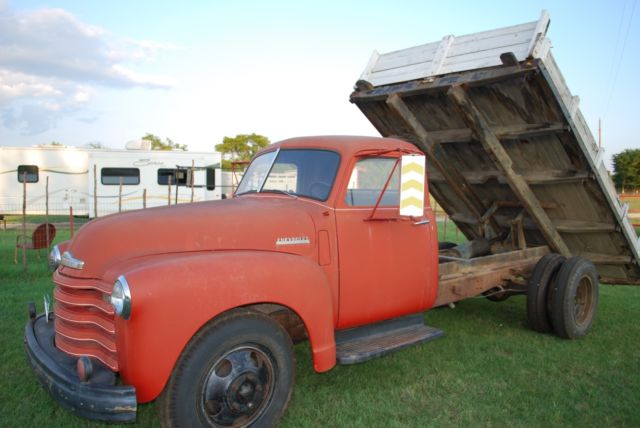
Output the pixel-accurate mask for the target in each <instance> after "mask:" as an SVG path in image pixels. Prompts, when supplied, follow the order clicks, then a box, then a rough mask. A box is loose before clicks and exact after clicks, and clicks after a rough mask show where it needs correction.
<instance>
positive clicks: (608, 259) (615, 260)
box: [577, 252, 633, 265]
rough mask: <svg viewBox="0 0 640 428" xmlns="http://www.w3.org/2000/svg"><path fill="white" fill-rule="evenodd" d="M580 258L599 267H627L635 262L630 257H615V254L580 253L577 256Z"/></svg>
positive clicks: (622, 255)
mask: <svg viewBox="0 0 640 428" xmlns="http://www.w3.org/2000/svg"><path fill="white" fill-rule="evenodd" d="M577 255H578V256H580V257H584V258H585V259H587V260H589V261H591V262H592V263H595V264H597V265H608V264H612V265H625V264H630V263H632V262H633V258H632V257H631V256H628V255H624V254H621V255H613V254H599V253H586V252H580V253H578V254H577Z"/></svg>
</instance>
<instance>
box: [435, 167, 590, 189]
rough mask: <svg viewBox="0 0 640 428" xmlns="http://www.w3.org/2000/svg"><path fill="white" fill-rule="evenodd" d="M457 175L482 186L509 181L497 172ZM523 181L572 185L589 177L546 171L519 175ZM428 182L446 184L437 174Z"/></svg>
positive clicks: (463, 172) (584, 173)
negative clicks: (489, 182)
mask: <svg viewBox="0 0 640 428" xmlns="http://www.w3.org/2000/svg"><path fill="white" fill-rule="evenodd" d="M459 173H460V174H461V175H462V176H463V177H464V178H465V179H466V180H467V182H468V183H469V184H484V183H486V182H487V180H491V179H495V180H497V181H498V183H501V184H509V180H508V179H507V178H506V177H505V176H504V175H503V174H502V173H501V172H500V171H498V170H485V171H459ZM520 175H521V176H522V178H523V179H524V181H525V182H526V183H527V184H529V185H548V184H560V183H573V182H576V181H578V182H579V181H582V180H587V179H590V178H591V175H590V174H589V173H588V172H586V171H581V172H577V171H572V170H561V169H555V170H547V171H536V172H532V173H526V174H520ZM429 180H430V181H432V182H434V183H442V182H446V179H445V178H444V177H443V176H442V175H440V174H439V173H437V172H434V173H431V174H430V175H429Z"/></svg>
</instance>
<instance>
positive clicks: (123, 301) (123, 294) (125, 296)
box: [110, 275, 131, 320]
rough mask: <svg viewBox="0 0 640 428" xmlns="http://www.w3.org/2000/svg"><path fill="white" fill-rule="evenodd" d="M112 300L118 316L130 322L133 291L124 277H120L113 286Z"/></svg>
mask: <svg viewBox="0 0 640 428" xmlns="http://www.w3.org/2000/svg"><path fill="white" fill-rule="evenodd" d="M110 300H111V304H112V305H113V309H114V310H115V311H116V315H118V316H119V317H122V318H124V319H126V320H128V319H129V317H130V316H131V291H130V290H129V284H128V283H127V280H126V279H125V277H124V275H120V277H118V279H117V281H116V282H115V284H113V290H111V299H110Z"/></svg>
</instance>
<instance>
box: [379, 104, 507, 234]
mask: <svg viewBox="0 0 640 428" xmlns="http://www.w3.org/2000/svg"><path fill="white" fill-rule="evenodd" d="M386 103H387V105H388V106H389V108H390V109H391V111H392V112H393V113H394V114H395V115H396V116H398V118H399V119H400V120H401V121H402V122H404V123H405V125H406V126H407V127H408V128H409V129H411V130H412V132H413V135H414V136H415V137H416V138H417V141H414V143H416V145H417V146H418V147H419V148H420V149H421V150H422V151H423V152H424V154H425V155H426V156H427V158H428V160H429V163H431V164H432V165H433V166H434V167H435V168H437V169H438V170H439V171H440V174H442V176H443V177H445V178H446V180H447V184H448V185H449V187H451V189H452V190H453V191H454V192H455V193H456V194H457V195H458V197H459V198H460V199H461V200H462V201H464V203H465V205H467V206H468V207H469V210H470V211H471V213H472V214H473V215H474V216H475V217H477V218H480V217H482V215H483V214H484V213H485V212H486V211H487V208H486V207H485V206H484V204H483V203H482V201H481V200H480V199H479V198H478V197H477V196H476V194H475V193H474V192H473V190H472V188H471V186H470V185H469V183H467V181H466V180H465V178H464V177H463V176H462V175H461V174H460V173H459V172H458V171H457V170H455V169H454V168H447V163H446V157H447V155H446V154H445V153H444V151H443V150H442V146H440V144H437V143H435V142H434V141H433V140H432V139H431V137H430V136H429V133H428V132H427V131H426V130H425V129H424V127H423V126H422V124H421V123H420V122H419V121H418V118H416V117H415V115H414V114H413V112H411V110H409V107H408V106H407V105H406V104H405V102H404V101H403V100H402V99H401V98H400V96H399V95H398V94H392V95H390V96H389V98H388V99H387V101H386ZM490 224H491V226H492V228H493V231H494V233H495V234H496V236H497V235H498V233H499V228H498V226H497V224H496V223H495V221H493V220H492V221H490Z"/></svg>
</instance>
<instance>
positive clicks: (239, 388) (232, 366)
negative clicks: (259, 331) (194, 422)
mask: <svg viewBox="0 0 640 428" xmlns="http://www.w3.org/2000/svg"><path fill="white" fill-rule="evenodd" d="M275 376H276V372H275V370H274V363H273V361H272V359H271V358H270V356H269V352H268V351H267V350H266V349H262V348H261V347H259V346H254V345H251V346H242V347H238V348H234V349H233V350H231V351H229V352H228V353H226V354H225V355H224V356H222V357H221V358H219V359H218V360H217V361H216V362H215V363H214V364H213V366H212V367H211V370H210V371H209V373H208V375H207V377H206V378H205V380H204V383H203V385H202V394H201V401H200V409H199V410H200V414H201V415H202V416H203V417H204V420H205V421H206V422H207V424H208V425H210V426H225V427H239V426H246V425H249V424H251V423H252V422H254V421H255V420H256V419H258V418H259V417H260V415H261V414H262V413H263V412H264V411H265V409H266V408H267V407H268V404H269V401H270V400H271V397H272V396H273V390H274V385H275V380H276V379H275Z"/></svg>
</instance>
